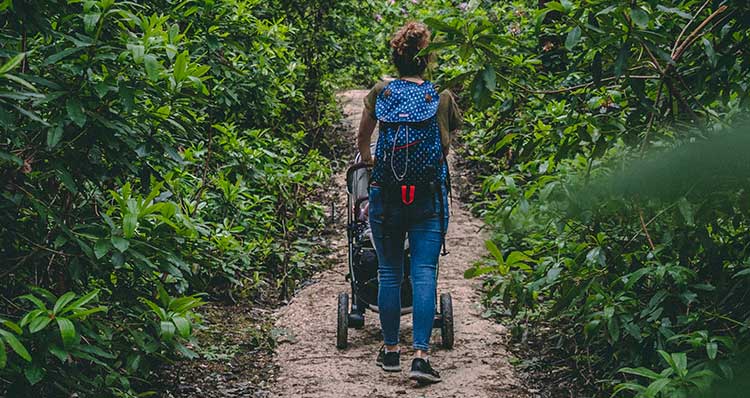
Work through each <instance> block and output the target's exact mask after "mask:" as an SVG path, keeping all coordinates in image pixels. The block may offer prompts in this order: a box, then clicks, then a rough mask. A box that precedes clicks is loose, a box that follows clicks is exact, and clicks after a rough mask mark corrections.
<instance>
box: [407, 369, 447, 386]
mask: <svg viewBox="0 0 750 398" xmlns="http://www.w3.org/2000/svg"><path fill="white" fill-rule="evenodd" d="M409 379H411V380H416V381H417V383H419V384H432V383H439V382H441V381H443V379H441V378H440V377H435V376H433V375H431V374H429V373H424V372H420V371H416V370H412V371H411V372H410V373H409Z"/></svg>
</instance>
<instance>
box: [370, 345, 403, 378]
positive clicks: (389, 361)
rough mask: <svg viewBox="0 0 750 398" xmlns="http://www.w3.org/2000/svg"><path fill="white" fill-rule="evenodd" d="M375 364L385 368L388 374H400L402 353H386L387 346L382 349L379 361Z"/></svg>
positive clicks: (379, 353)
mask: <svg viewBox="0 0 750 398" xmlns="http://www.w3.org/2000/svg"><path fill="white" fill-rule="evenodd" d="M375 363H376V364H377V365H378V366H380V367H381V368H383V370H385V371H386V372H400V371H401V352H400V351H394V352H386V351H385V346H382V347H380V352H378V359H376V360H375Z"/></svg>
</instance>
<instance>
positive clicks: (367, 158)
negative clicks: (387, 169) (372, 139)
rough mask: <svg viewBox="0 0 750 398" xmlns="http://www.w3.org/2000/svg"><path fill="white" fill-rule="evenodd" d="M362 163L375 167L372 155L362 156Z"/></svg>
mask: <svg viewBox="0 0 750 398" xmlns="http://www.w3.org/2000/svg"><path fill="white" fill-rule="evenodd" d="M362 163H364V164H366V165H368V166H370V167H372V166H375V157H374V156H372V155H369V156H366V155H364V154H362Z"/></svg>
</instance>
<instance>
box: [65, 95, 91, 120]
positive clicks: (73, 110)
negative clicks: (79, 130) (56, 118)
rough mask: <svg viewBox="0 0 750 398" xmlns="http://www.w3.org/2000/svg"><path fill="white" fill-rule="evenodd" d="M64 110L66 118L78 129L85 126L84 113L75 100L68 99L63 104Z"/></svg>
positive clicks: (79, 103)
mask: <svg viewBox="0 0 750 398" xmlns="http://www.w3.org/2000/svg"><path fill="white" fill-rule="evenodd" d="M65 109H66V110H67V112H68V118H70V120H72V121H73V123H75V124H76V125H77V126H78V127H83V126H84V125H85V124H86V113H85V112H84V110H83V106H82V105H81V102H80V101H78V100H77V99H76V98H71V99H69V100H68V101H67V102H66V104H65Z"/></svg>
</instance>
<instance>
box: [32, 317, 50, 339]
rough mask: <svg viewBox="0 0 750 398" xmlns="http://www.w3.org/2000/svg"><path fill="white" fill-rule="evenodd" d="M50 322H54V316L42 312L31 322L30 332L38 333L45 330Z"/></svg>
mask: <svg viewBox="0 0 750 398" xmlns="http://www.w3.org/2000/svg"><path fill="white" fill-rule="evenodd" d="M50 322H52V318H51V317H50V316H49V315H48V314H47V313H42V314H41V315H39V316H38V317H36V318H34V319H33V320H32V321H31V323H29V332H31V333H32V334H34V333H38V332H40V331H42V330H44V328H46V327H47V325H49V323H50Z"/></svg>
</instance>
